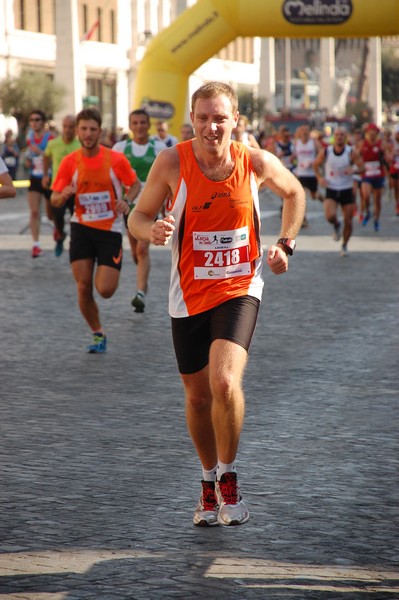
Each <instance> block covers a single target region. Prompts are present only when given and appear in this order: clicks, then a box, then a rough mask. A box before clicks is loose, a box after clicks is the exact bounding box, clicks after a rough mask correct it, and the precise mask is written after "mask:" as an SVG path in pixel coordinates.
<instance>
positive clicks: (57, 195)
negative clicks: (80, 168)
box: [50, 185, 75, 207]
mask: <svg viewBox="0 0 399 600" xmlns="http://www.w3.org/2000/svg"><path fill="white" fill-rule="evenodd" d="M74 193H75V187H74V186H73V185H67V186H66V187H64V189H63V190H62V192H54V191H53V193H52V194H51V198H50V201H51V204H52V205H53V206H58V207H61V206H64V204H65V202H66V201H67V200H68V198H70V197H71V196H73V195H74Z"/></svg>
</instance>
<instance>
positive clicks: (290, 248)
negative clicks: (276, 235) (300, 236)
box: [276, 238, 296, 256]
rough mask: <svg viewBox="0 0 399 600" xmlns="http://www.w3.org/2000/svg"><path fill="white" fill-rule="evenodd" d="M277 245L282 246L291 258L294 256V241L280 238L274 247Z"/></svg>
mask: <svg viewBox="0 0 399 600" xmlns="http://www.w3.org/2000/svg"><path fill="white" fill-rule="evenodd" d="M277 244H281V245H282V246H284V250H285V251H286V253H287V254H289V255H290V256H292V255H293V254H294V250H295V247H296V241H295V240H292V239H291V238H280V239H279V240H277V242H276V245H277Z"/></svg>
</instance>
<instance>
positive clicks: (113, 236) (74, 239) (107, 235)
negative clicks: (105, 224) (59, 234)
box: [69, 223, 122, 271]
mask: <svg viewBox="0 0 399 600" xmlns="http://www.w3.org/2000/svg"><path fill="white" fill-rule="evenodd" d="M86 258H92V259H93V260H94V261H95V260H97V264H98V265H99V266H100V265H106V266H107V267H113V268H114V269H116V270H117V271H120V270H121V267H122V234H121V233H118V232H116V231H103V230H102V229H95V228H94V227H87V225H81V224H80V223H71V244H70V248H69V260H70V262H74V261H75V260H84V259H86Z"/></svg>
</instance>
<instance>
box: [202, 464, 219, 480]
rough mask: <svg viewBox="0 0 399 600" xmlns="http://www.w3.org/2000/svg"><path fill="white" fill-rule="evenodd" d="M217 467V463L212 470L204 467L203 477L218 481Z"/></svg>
mask: <svg viewBox="0 0 399 600" xmlns="http://www.w3.org/2000/svg"><path fill="white" fill-rule="evenodd" d="M216 469H217V465H216V466H215V467H213V469H211V470H210V471H207V470H206V469H204V467H202V479H203V480H204V481H216Z"/></svg>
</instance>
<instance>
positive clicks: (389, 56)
mask: <svg viewBox="0 0 399 600" xmlns="http://www.w3.org/2000/svg"><path fill="white" fill-rule="evenodd" d="M381 80H382V100H383V101H384V102H388V103H390V102H398V100H399V56H398V53H397V51H396V52H395V50H394V49H393V48H387V49H384V50H383V51H382V56H381Z"/></svg>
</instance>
